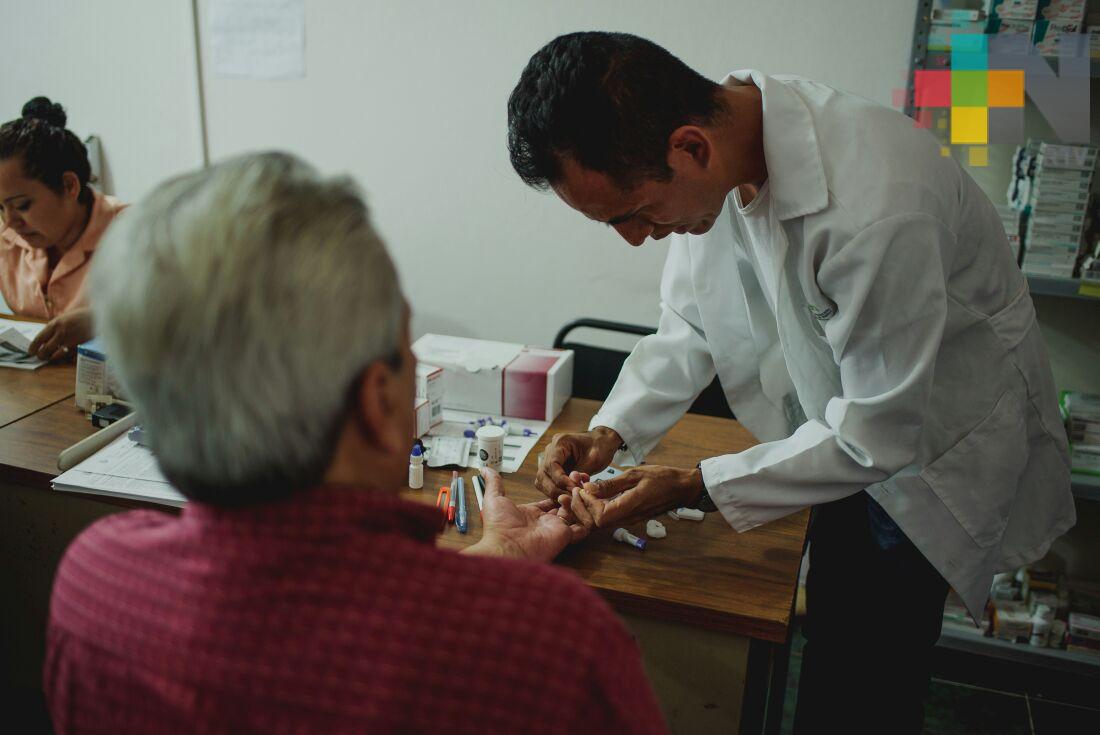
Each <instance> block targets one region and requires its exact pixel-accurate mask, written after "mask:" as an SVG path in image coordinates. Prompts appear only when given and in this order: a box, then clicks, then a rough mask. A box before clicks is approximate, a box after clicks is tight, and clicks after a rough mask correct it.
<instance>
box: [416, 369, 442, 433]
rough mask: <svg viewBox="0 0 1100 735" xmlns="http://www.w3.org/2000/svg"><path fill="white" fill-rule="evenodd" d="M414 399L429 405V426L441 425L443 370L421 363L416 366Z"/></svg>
mask: <svg viewBox="0 0 1100 735" xmlns="http://www.w3.org/2000/svg"><path fill="white" fill-rule="evenodd" d="M416 397H417V398H425V399H427V401H428V403H429V406H430V407H429V414H430V415H431V419H430V426H431V427H435V426H439V425H440V424H442V423H443V368H441V367H437V366H435V365H428V364H426V363H423V362H418V363H417V364H416Z"/></svg>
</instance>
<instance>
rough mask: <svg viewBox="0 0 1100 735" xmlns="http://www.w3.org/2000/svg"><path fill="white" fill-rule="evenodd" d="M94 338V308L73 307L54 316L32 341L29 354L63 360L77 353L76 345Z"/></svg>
mask: <svg viewBox="0 0 1100 735" xmlns="http://www.w3.org/2000/svg"><path fill="white" fill-rule="evenodd" d="M91 338H92V310H91V309H90V308H88V307H84V308H80V309H71V310H69V311H66V312H65V313H64V314H62V315H61V316H59V317H56V318H54V319H53V320H51V321H50V322H49V323H47V324H46V326H44V327H42V331H41V332H39V333H38V336H37V337H35V338H34V340H33V341H32V342H31V345H30V348H29V349H28V350H27V354H29V355H34V356H35V357H37V358H38V359H39V360H50V361H53V360H61V359H62V358H66V357H71V356H72V355H75V354H76V346H77V345H78V344H80V343H82V342H87V341H88V340H90V339H91Z"/></svg>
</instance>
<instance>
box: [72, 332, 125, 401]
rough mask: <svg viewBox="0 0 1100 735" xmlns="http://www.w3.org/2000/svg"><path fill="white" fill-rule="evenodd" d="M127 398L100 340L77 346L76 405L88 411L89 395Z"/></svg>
mask: <svg viewBox="0 0 1100 735" xmlns="http://www.w3.org/2000/svg"><path fill="white" fill-rule="evenodd" d="M103 395H106V396H113V397H115V398H120V399H121V398H125V396H123V395H122V390H121V389H120V387H119V385H118V380H116V378H115V376H114V374H113V373H112V372H111V370H110V368H109V367H108V365H107V355H106V353H104V352H103V347H102V346H101V345H100V344H99V341H98V340H94V339H93V340H90V341H88V342H85V343H84V344H81V345H77V348H76V405H77V406H78V407H79V408H81V409H83V410H85V411H88V410H90V409H91V403H90V402H89V401H88V396H103Z"/></svg>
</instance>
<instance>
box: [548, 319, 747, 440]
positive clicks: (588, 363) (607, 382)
mask: <svg viewBox="0 0 1100 735" xmlns="http://www.w3.org/2000/svg"><path fill="white" fill-rule="evenodd" d="M581 327H587V328H589V329H600V330H603V331H605V332H619V333H623V334H636V335H638V336H641V337H644V336H646V335H647V334H653V333H654V332H656V331H657V330H656V329H654V328H653V327H642V326H638V325H637V324H623V323H622V322H611V321H607V320H604V319H577V320H576V321H572V322H569V323H568V324H566V325H565V326H564V327H562V328H561V330H560V331H559V332H558V336H557V337H555V338H554V347H556V348H558V349H564V350H573V353H574V355H573V360H574V362H573V395H574V396H576V397H577V398H591V399H592V400H596V401H602V400H604V399H606V398H607V394H608V393H610V392H611V386H613V385H614V384H615V379H616V378H618V377H619V371H620V370H622V367H623V362H625V361H626V357H627V355H628V354H629V353H628V352H623V351H622V350H612V349H609V348H607V347H595V346H593V345H587V344H583V343H579V342H566V341H565V338H566V337H567V336H568V335H569V333H570V332H572V331H573V330H574V329H579V328H581ZM688 413H699V414H703V415H704V416H717V417H719V418H725V419H732V418H733V412H732V411H730V407H729V403H727V402H726V394H725V393H723V392H722V386H721V384H719V382H718V378H715V379H714V380H713V381H711V384H710V385H708V386H707V387H706V388H705V389H704V390H703V392H702V393H700V394H699V396H698V397H697V398H696V399H695V403H693V404H691V408H689V409H688Z"/></svg>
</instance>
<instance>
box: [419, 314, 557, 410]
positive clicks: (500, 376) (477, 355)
mask: <svg viewBox="0 0 1100 735" xmlns="http://www.w3.org/2000/svg"><path fill="white" fill-rule="evenodd" d="M413 352H414V353H415V354H416V357H417V359H418V360H419V361H420V362H422V363H426V364H428V365H434V366H437V367H439V368H442V371H443V380H442V383H443V407H444V408H451V409H456V410H460V411H473V412H476V413H482V414H487V415H490V416H508V417H511V418H520V419H530V420H534V421H553V420H554V419H555V418H556V417H557V415H558V414H559V413H561V410H562V407H564V406H565V402H566V401H568V400H569V397H570V396H571V395H572V394H573V351H572V350H549V349H540V348H536V347H525V346H524V345H520V344H514V343H509V342H490V341H487V340H479V339H468V338H465V337H448V336H445V335H440V334H425V335H424V336H423V337H421V338H420V339H418V340H417V341H416V343H415V344H414V345H413ZM418 379H419V378H418Z"/></svg>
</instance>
